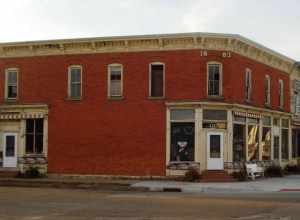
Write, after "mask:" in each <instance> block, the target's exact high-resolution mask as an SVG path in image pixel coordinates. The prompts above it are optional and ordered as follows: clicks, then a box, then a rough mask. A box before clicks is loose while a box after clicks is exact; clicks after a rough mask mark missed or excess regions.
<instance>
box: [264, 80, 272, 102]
mask: <svg viewBox="0 0 300 220" xmlns="http://www.w3.org/2000/svg"><path fill="white" fill-rule="evenodd" d="M265 104H266V105H270V104H271V77H270V76H269V75H266V77H265Z"/></svg>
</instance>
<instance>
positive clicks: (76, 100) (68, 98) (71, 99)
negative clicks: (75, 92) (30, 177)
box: [65, 97, 82, 102]
mask: <svg viewBox="0 0 300 220" xmlns="http://www.w3.org/2000/svg"><path fill="white" fill-rule="evenodd" d="M65 100H66V101H74V102H80V101H82V97H78V98H75V97H74V98H72V97H67V98H65Z"/></svg>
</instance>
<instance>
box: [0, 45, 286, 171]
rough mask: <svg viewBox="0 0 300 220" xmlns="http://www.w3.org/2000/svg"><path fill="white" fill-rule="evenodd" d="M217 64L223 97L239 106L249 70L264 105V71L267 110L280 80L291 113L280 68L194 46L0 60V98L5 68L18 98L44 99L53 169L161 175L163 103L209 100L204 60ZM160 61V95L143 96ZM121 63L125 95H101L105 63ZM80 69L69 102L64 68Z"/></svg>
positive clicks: (26, 100)
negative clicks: (79, 83) (79, 91)
mask: <svg viewBox="0 0 300 220" xmlns="http://www.w3.org/2000/svg"><path fill="white" fill-rule="evenodd" d="M208 61H219V62H222V63H223V85H224V87H223V88H224V89H223V94H224V102H227V103H241V104H245V101H244V100H245V99H244V74H245V69H246V67H248V68H251V69H252V74H253V75H252V78H253V101H252V102H251V105H253V106H258V107H264V77H265V74H269V75H270V76H271V78H272V82H271V91H272V96H271V105H272V106H271V108H272V109H275V110H278V103H279V99H278V79H279V78H280V79H282V80H283V81H284V84H285V109H284V110H285V111H289V98H288V97H289V77H288V75H287V74H284V73H283V72H281V71H279V70H276V69H273V68H271V67H268V66H266V65H264V64H261V63H257V62H255V61H253V60H250V59H248V58H245V57H242V56H240V55H237V54H234V53H232V56H231V58H223V57H222V54H221V52H219V51H208V56H207V57H201V56H200V51H199V50H181V51H161V52H130V53H107V54H86V55H61V56H43V57H27V58H10V59H8V58H6V59H0V72H1V74H0V82H2V83H0V103H1V104H4V70H5V68H8V67H18V68H20V73H19V99H18V101H17V103H19V104H27V103H45V104H48V105H49V108H50V109H49V137H48V148H49V150H48V165H49V172H50V173H51V172H52V173H77V174H114V175H165V164H166V163H165V154H166V153H165V152H166V146H165V143H166V140H165V139H166V134H165V130H166V107H165V104H164V103H165V101H177V100H181V101H182V100H186V101H193V100H207V96H206V89H207V87H206V80H207V78H206V75H207V74H206V73H207V71H206V63H207V62H208ZM151 62H163V63H165V67H166V69H165V72H166V78H165V80H166V89H165V91H166V98H165V99H164V100H151V99H149V98H148V95H149V94H148V83H149V82H148V77H149V63H151ZM111 63H121V64H123V68H124V99H122V100H108V99H107V65H108V64H111ZM72 64H74V65H75V64H76V65H82V67H83V97H82V100H81V101H70V100H67V68H68V66H69V65H72Z"/></svg>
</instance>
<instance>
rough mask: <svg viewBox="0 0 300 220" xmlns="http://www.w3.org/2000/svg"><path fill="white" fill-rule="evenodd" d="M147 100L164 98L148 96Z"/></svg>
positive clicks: (161, 98)
mask: <svg viewBox="0 0 300 220" xmlns="http://www.w3.org/2000/svg"><path fill="white" fill-rule="evenodd" d="M148 99H150V100H163V99H165V97H164V96H162V97H153V96H148Z"/></svg>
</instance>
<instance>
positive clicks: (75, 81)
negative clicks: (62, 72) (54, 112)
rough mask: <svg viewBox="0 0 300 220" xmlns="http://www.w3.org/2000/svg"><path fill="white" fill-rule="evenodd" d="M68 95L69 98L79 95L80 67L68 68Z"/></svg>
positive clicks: (78, 96)
mask: <svg viewBox="0 0 300 220" xmlns="http://www.w3.org/2000/svg"><path fill="white" fill-rule="evenodd" d="M69 86H70V96H71V98H80V97H81V68H80V67H72V68H71V70H70V85H69Z"/></svg>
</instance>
